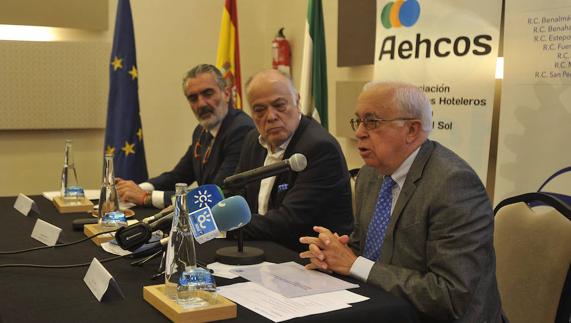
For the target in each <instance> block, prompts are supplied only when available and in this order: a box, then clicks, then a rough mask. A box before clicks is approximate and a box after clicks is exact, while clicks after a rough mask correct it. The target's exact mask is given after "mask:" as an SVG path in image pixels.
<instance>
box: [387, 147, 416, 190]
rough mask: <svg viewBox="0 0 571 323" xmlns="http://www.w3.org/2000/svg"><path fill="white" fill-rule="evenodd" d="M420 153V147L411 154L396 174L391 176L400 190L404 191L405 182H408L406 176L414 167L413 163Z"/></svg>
mask: <svg viewBox="0 0 571 323" xmlns="http://www.w3.org/2000/svg"><path fill="white" fill-rule="evenodd" d="M419 151H420V146H419V147H418V148H416V150H415V151H413V152H412V154H410V155H409V156H408V157H407V158H406V159H405V160H404V162H403V163H402V164H401V165H400V166H399V168H398V169H397V170H396V171H395V172H394V173H392V174H391V177H392V179H393V180H394V181H395V182H396V183H397V185H398V186H399V188H401V189H402V187H403V185H404V181H405V180H406V175H407V174H408V171H409V170H410V167H411V166H412V163H413V162H414V159H415V158H416V155H418V152H419Z"/></svg>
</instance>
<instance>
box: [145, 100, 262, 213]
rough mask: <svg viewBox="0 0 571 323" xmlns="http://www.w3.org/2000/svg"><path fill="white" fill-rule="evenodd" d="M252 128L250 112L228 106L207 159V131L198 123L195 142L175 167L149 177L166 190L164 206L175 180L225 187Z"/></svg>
mask: <svg viewBox="0 0 571 323" xmlns="http://www.w3.org/2000/svg"><path fill="white" fill-rule="evenodd" d="M252 128H254V123H253V122H252V119H250V117H249V116H248V115H247V114H245V113H244V112H243V111H241V110H236V109H233V108H228V114H227V115H226V117H225V118H224V120H222V125H221V126H220V129H219V130H218V134H217V135H216V139H215V140H214V143H213V144H212V147H211V149H210V152H209V156H208V157H207V158H206V159H205V154H206V150H207V149H208V147H207V145H204V140H205V136H206V135H208V134H207V132H206V130H205V129H204V127H202V126H200V125H198V126H197V127H196V128H195V129H194V132H193V134H192V145H190V146H189V147H188V150H187V151H186V153H185V154H184V156H183V157H182V158H181V159H180V161H179V162H178V164H176V166H175V167H174V169H173V170H171V171H169V172H164V173H162V174H161V175H159V176H157V177H154V178H151V179H149V182H150V183H151V184H153V186H154V187H155V189H157V190H161V191H165V195H164V201H165V205H170V204H171V196H172V195H173V194H174V187H175V184H176V183H188V184H192V183H193V182H195V181H196V182H197V183H198V185H202V184H216V185H218V186H222V181H223V180H224V178H226V177H227V176H230V175H232V174H233V173H234V170H235V169H236V165H237V164H238V160H239V159H240V150H241V149H242V142H243V140H244V137H245V136H246V134H247V133H248V132H249V131H250V130H251V129H252ZM204 160H206V163H204Z"/></svg>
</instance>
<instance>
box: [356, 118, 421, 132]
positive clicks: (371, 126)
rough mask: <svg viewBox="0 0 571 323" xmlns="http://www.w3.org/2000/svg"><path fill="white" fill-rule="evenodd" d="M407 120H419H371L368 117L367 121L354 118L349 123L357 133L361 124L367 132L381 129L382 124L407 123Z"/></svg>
mask: <svg viewBox="0 0 571 323" xmlns="http://www.w3.org/2000/svg"><path fill="white" fill-rule="evenodd" d="M407 120H418V119H417V118H394V119H381V118H370V117H367V118H365V119H354V118H352V119H351V120H349V123H350V124H351V128H352V129H353V131H357V129H358V128H359V126H360V125H361V124H363V126H365V129H367V130H375V129H377V128H378V127H379V125H380V124H381V123H382V122H386V123H389V122H393V121H407Z"/></svg>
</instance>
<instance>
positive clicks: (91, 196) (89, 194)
mask: <svg viewBox="0 0 571 323" xmlns="http://www.w3.org/2000/svg"><path fill="white" fill-rule="evenodd" d="M100 193H101V190H84V194H85V197H86V198H87V199H88V200H99V194H100ZM60 194H61V192H60V191H51V192H43V193H42V196H43V197H45V198H46V199H48V200H50V201H53V199H54V197H56V196H60ZM135 205H136V204H135V203H130V202H127V203H124V202H119V209H121V210H126V209H129V208H132V207H134V206H135ZM95 208H97V205H95Z"/></svg>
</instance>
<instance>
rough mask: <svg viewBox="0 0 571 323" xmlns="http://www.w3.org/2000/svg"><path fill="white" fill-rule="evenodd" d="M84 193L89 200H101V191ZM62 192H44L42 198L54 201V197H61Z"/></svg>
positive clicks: (85, 191) (86, 191)
mask: <svg viewBox="0 0 571 323" xmlns="http://www.w3.org/2000/svg"><path fill="white" fill-rule="evenodd" d="M83 193H84V194H85V197H86V198H87V199H88V200H99V194H100V193H101V191H100V190H84V191H83ZM60 195H61V192H60V191H50V192H42V196H43V197H45V198H46V199H48V200H50V201H53V199H54V197H56V196H60Z"/></svg>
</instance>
